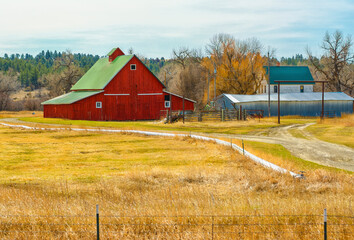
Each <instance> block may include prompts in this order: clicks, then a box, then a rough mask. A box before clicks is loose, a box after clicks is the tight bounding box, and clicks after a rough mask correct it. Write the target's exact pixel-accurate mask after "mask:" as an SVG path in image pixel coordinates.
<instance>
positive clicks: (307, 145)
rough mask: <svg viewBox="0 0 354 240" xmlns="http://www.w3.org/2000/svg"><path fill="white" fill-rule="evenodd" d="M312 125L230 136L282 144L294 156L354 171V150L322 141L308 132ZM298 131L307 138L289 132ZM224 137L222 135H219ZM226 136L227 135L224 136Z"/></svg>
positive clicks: (291, 126) (297, 125)
mask: <svg viewBox="0 0 354 240" xmlns="http://www.w3.org/2000/svg"><path fill="white" fill-rule="evenodd" d="M311 124H312V123H310V124H303V125H299V124H296V125H290V126H285V127H276V128H271V129H269V130H266V131H264V132H260V133H258V134H257V135H229V136H230V137H233V138H237V139H244V140H250V141H257V142H265V143H273V144H281V145H282V146H284V147H285V148H286V149H288V150H289V151H290V152H291V153H292V154H293V155H294V156H296V157H299V158H302V159H304V160H307V161H311V162H315V163H318V164H321V165H326V166H331V167H336V168H341V169H346V170H349V171H354V149H353V148H350V147H347V146H344V145H339V144H333V143H329V142H325V141H321V140H319V139H317V138H316V137H314V136H313V135H312V134H310V133H309V132H308V131H306V127H308V126H309V125H311ZM290 129H292V130H296V131H298V132H299V133H300V134H301V135H303V136H304V137H305V138H297V137H294V136H293V135H292V134H291V133H290V132H289V130H290ZM219 136H222V135H219ZM223 136H225V135H223Z"/></svg>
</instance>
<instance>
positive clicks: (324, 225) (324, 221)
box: [323, 208, 327, 240]
mask: <svg viewBox="0 0 354 240" xmlns="http://www.w3.org/2000/svg"><path fill="white" fill-rule="evenodd" d="M323 236H324V240H327V209H326V208H325V209H324V212H323Z"/></svg>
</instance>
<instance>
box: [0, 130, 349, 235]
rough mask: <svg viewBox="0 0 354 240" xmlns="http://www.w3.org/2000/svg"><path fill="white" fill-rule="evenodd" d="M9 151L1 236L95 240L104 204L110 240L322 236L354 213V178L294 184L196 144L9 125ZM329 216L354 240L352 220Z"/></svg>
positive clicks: (0, 133) (4, 134)
mask: <svg viewBox="0 0 354 240" xmlns="http://www.w3.org/2000/svg"><path fill="white" fill-rule="evenodd" d="M0 149H1V151H0V222H1V231H0V238H1V239H29V238H31V239H63V238H66V239H93V238H94V237H95V215H94V213H95V205H96V204H99V206H100V213H101V215H102V217H101V219H102V222H103V225H102V227H101V228H102V229H101V234H102V239H117V238H123V239H211V237H212V236H213V238H214V239H230V238H236V237H237V238H241V239H264V238H271V239H285V238H286V239H318V238H321V229H322V225H321V222H322V217H321V216H320V214H322V212H323V209H324V208H327V210H328V213H329V214H331V215H336V216H343V215H344V216H353V215H354V213H353V194H354V189H353V177H352V175H351V174H348V173H344V172H336V171H330V170H324V169H314V170H309V171H308V172H307V173H306V177H307V178H306V179H304V180H299V179H294V178H292V177H290V176H289V175H283V174H280V173H276V172H273V171H271V170H269V169H265V168H263V167H262V166H258V165H256V164H255V163H253V162H252V161H250V160H248V159H246V158H244V157H243V156H241V155H239V154H237V153H235V152H233V151H232V150H231V149H230V148H227V147H221V146H218V145H215V144H214V143H210V142H201V141H195V140H193V139H190V138H159V137H146V136H140V135H129V134H128V135H127V134H100V133H83V132H81V133H78V132H72V131H60V132H44V131H33V130H19V129H10V128H5V127H0ZM221 215H223V216H224V217H221ZM225 215H227V216H225ZM229 215H243V216H258V217H257V219H256V217H242V218H232V217H228V216H229ZM261 215H262V216H261ZM265 215H272V216H265ZM273 215H276V216H273ZM278 215H291V216H278ZM298 215H307V216H306V217H301V216H298ZM108 216H110V217H108ZM118 216H119V217H118ZM129 216H140V217H134V218H132V217H129ZM144 216H145V217H144ZM146 216H159V217H146ZM176 216H179V217H176ZM184 216H189V217H188V218H186V217H184ZM210 216H219V217H213V218H212V219H211V218H210ZM296 216H298V217H296ZM329 219H330V221H331V223H332V224H342V225H332V226H331V225H329V226H330V229H329V230H330V234H332V236H334V235H333V234H335V238H334V239H351V238H352V236H353V235H352V232H353V224H354V222H353V218H352V217H351V218H350V217H349V218H348V217H347V218H336V217H334V216H333V217H332V218H329ZM211 221H213V223H214V224H216V225H215V228H214V225H213V228H212V229H211V228H210V226H211V225H210V223H211ZM123 222H124V223H125V224H122V223H123ZM301 222H302V223H304V224H298V225H296V224H295V225H294V223H301ZM104 224H106V225H104ZM230 224H231V225H232V224H238V225H237V226H234V225H232V226H231V225H230ZM258 224H262V225H258ZM343 224H344V225H343ZM235 227H238V228H235ZM240 227H241V228H240ZM157 228H158V230H157ZM213 231H214V232H215V233H214V232H213ZM211 232H213V234H212V235H211ZM264 234H268V235H264Z"/></svg>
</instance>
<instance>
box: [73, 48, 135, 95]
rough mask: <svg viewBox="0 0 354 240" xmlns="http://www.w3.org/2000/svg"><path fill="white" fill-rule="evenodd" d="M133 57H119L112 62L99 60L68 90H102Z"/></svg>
mask: <svg viewBox="0 0 354 240" xmlns="http://www.w3.org/2000/svg"><path fill="white" fill-rule="evenodd" d="M134 56H135V55H121V56H118V57H116V59H114V61H113V62H109V60H108V58H101V59H99V60H98V61H97V62H96V63H95V64H94V65H93V66H92V67H91V68H90V69H89V70H88V71H87V72H86V73H85V74H84V75H83V76H82V77H81V78H80V80H79V81H77V83H76V84H75V85H74V86H73V87H72V88H71V89H70V90H72V91H73V90H83V89H85V90H86V89H102V90H103V89H104V88H105V87H106V86H107V84H108V83H109V82H111V81H112V79H113V78H114V77H115V76H116V75H117V74H118V73H119V72H120V71H121V70H122V69H123V68H124V67H125V65H126V64H127V63H128V62H129V61H130V60H131V59H132V58H133V57H134Z"/></svg>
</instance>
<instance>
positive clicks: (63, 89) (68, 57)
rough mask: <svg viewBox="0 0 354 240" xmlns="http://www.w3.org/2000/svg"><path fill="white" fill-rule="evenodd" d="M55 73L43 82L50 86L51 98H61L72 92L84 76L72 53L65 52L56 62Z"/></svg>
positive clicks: (46, 76) (43, 79) (44, 78)
mask: <svg viewBox="0 0 354 240" xmlns="http://www.w3.org/2000/svg"><path fill="white" fill-rule="evenodd" d="M54 69H55V72H54V73H50V74H47V75H45V76H43V77H42V78H41V81H42V82H44V83H47V84H48V90H49V94H50V96H51V97H55V96H59V95H61V94H64V93H67V92H69V91H70V89H71V87H72V86H73V85H74V84H75V83H76V82H77V81H78V80H79V79H80V77H81V76H82V75H83V71H82V69H81V68H80V67H79V66H78V65H77V63H76V62H75V60H74V55H73V54H71V52H70V51H67V52H64V53H63V54H62V56H61V57H59V58H57V59H56V60H55V62H54Z"/></svg>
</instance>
